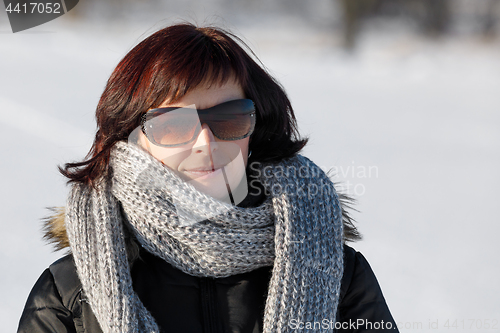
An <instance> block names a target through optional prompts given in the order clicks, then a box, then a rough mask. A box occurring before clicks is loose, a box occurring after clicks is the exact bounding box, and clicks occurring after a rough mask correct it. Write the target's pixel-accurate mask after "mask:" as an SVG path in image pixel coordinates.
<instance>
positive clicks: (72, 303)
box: [18, 245, 398, 333]
mask: <svg viewBox="0 0 500 333" xmlns="http://www.w3.org/2000/svg"><path fill="white" fill-rule="evenodd" d="M344 259H345V260H344V267H345V271H344V276H343V278H342V286H341V294H340V302H339V307H338V314H337V321H338V323H337V327H343V328H340V329H339V330H338V332H371V331H372V332H398V330H397V328H396V324H395V322H394V320H393V318H392V316H391V314H390V311H389V309H388V307H387V304H386V302H385V300H384V297H383V295H382V291H381V290H380V287H379V285H378V282H377V279H376V278H375V275H374V274H373V272H372V270H371V268H370V266H369V264H368V262H367V261H366V259H365V258H364V257H363V255H362V254H361V253H359V252H356V251H355V250H354V249H352V248H351V247H349V246H347V245H346V246H344ZM271 270H272V267H263V268H260V269H257V270H254V271H252V272H249V273H245V274H238V275H234V276H230V277H227V278H217V279H214V278H199V277H194V276H190V275H188V274H185V273H184V272H182V271H180V270H178V269H176V268H174V267H173V266H171V265H170V264H168V263H167V262H165V261H164V260H162V259H160V258H158V257H155V256H154V255H152V254H150V253H148V252H146V251H142V252H141V256H140V259H138V260H136V261H135V262H134V264H133V266H132V270H131V272H132V279H133V286H134V290H135V291H136V292H137V294H138V295H139V297H140V299H141V301H142V302H143V303H144V305H145V306H146V308H147V309H148V310H149V311H150V312H151V314H152V315H153V317H154V318H155V319H156V321H157V323H158V325H159V326H160V327H161V329H162V331H163V332H197V333H209V332H217V333H218V332H232V333H236V332H245V333H256V332H262V325H263V313H264V312H263V311H264V304H265V300H266V296H267V284H268V282H269V278H270V276H271ZM328 320H329V318H325V320H324V321H323V322H321V323H320V324H321V325H332V324H331V323H329V322H328ZM359 320H364V322H363V323H361V322H360V321H359ZM364 323H365V325H357V324H364ZM313 324H314V323H299V322H293V323H290V324H289V326H290V332H293V331H295V329H297V331H306V332H307V331H308V330H307V328H308V326H307V325H313ZM320 324H318V325H320ZM377 325H378V329H377ZM380 325H382V326H380ZM323 327H325V326H323ZM381 327H382V328H386V329H385V330H384V329H380V328H381ZM301 328H302V329H301ZM388 328H392V329H388ZM18 332H60V333H63V332H87V333H89V332H90V333H97V332H99V333H100V332H102V331H101V329H100V327H99V324H98V322H97V320H96V318H95V316H94V314H93V312H92V310H91V308H90V306H89V304H88V303H87V301H86V299H85V295H84V293H83V291H82V288H81V283H80V281H79V279H78V276H77V274H76V271H75V266H74V263H73V259H72V256H71V255H67V256H65V257H63V258H62V259H60V260H58V261H56V262H55V263H54V264H52V265H51V266H50V267H49V268H48V269H47V270H45V271H44V272H43V274H42V275H41V276H40V278H39V279H38V281H37V282H36V284H35V286H34V287H33V290H32V291H31V293H30V295H29V298H28V301H27V302H26V306H25V309H24V312H23V314H22V317H21V321H20V324H19V329H18Z"/></svg>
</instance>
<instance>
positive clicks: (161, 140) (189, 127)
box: [145, 109, 199, 146]
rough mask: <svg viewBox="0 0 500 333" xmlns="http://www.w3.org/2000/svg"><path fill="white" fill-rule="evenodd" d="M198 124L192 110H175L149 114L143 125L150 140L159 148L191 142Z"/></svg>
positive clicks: (194, 111) (196, 116) (195, 114)
mask: <svg viewBox="0 0 500 333" xmlns="http://www.w3.org/2000/svg"><path fill="white" fill-rule="evenodd" d="M198 124H199V118H198V114H197V113H196V110H194V109H176V110H174V111H170V112H166V113H160V112H158V113H156V114H151V115H150V119H149V120H147V121H146V123H145V129H146V133H147V135H148V137H149V139H150V140H152V141H153V142H154V143H156V144H158V145H160V146H170V145H180V144H183V143H187V142H189V141H191V139H192V138H193V137H194V134H195V131H196V129H197V127H198Z"/></svg>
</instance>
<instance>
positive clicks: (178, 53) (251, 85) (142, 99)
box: [59, 24, 307, 185]
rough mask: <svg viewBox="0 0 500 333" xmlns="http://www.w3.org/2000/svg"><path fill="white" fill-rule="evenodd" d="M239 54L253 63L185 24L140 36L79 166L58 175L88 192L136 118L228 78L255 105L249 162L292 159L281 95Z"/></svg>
mask: <svg viewBox="0 0 500 333" xmlns="http://www.w3.org/2000/svg"><path fill="white" fill-rule="evenodd" d="M244 48H246V49H247V50H248V51H249V53H250V54H251V55H252V56H253V57H254V58H255V59H257V57H256V56H255V54H253V52H252V51H251V50H250V49H249V48H248V46H247V45H246V44H245V43H244V42H243V41H242V40H241V39H240V38H238V37H236V36H235V35H233V34H231V33H229V32H227V31H224V30H222V29H219V28H214V27H196V26H194V25H192V24H178V25H173V26H169V27H167V28H164V29H161V30H159V31H157V32H155V33H154V34H152V35H151V36H149V37H147V38H146V39H145V40H143V41H142V42H141V43H139V44H138V45H137V46H136V47H134V48H133V49H132V50H131V51H130V52H129V53H128V54H127V55H126V56H125V57H124V58H123V59H122V60H121V61H120V63H119V64H118V66H116V68H115V70H114V71H113V73H112V74H111V77H110V78H109V80H108V82H107V84H106V87H105V89H104V92H103V94H102V96H101V98H100V100H99V104H98V105H97V110H96V120H97V132H96V135H95V140H94V143H93V145H92V147H91V149H90V151H89V153H88V155H87V156H86V160H84V161H83V162H79V163H67V164H65V166H64V168H61V167H59V170H60V172H61V173H62V174H63V175H64V176H66V177H67V178H68V179H69V182H81V183H85V184H90V185H93V184H94V182H95V181H96V180H98V179H99V178H100V177H102V176H104V175H105V174H106V172H107V168H108V161H109V153H110V150H111V148H112V147H113V145H114V144H115V143H116V142H117V141H120V140H127V138H128V136H129V135H130V133H131V132H132V131H133V130H134V129H136V128H137V127H138V126H139V125H140V118H141V116H142V114H143V113H145V112H146V111H147V110H149V109H151V108H156V107H158V106H159V105H160V104H162V103H163V102H164V101H166V100H169V101H171V102H173V101H176V100H177V99H180V98H182V97H183V96H184V95H185V94H186V93H188V92H189V91H190V89H193V88H196V87H197V86H198V85H200V84H201V83H208V84H224V83H225V82H227V81H228V80H230V79H233V78H234V79H235V80H236V82H237V83H238V84H240V85H241V87H242V88H243V91H244V93H245V96H246V98H249V99H252V100H253V101H254V102H255V106H256V113H257V119H256V127H255V131H254V133H253V134H252V136H251V139H250V144H249V145H250V146H249V149H250V150H251V151H252V155H251V160H249V163H251V162H252V161H262V162H267V161H279V160H281V159H283V158H287V157H291V156H293V155H294V154H296V153H297V152H299V151H300V150H301V149H302V148H303V147H304V146H305V145H306V143H307V138H300V135H299V133H298V130H297V123H296V119H295V115H294V112H293V108H292V106H291V104H290V101H289V99H288V97H287V95H286V93H285V91H284V89H283V88H282V87H281V85H280V84H279V83H278V82H277V81H276V80H275V79H274V78H273V77H272V76H271V75H269V73H268V72H267V71H266V70H265V69H264V68H263V66H262V65H259V64H258V63H257V62H256V61H255V60H254V59H253V58H252V57H251V56H250V55H249V54H248V53H247V52H245V50H244ZM257 61H258V59H257ZM259 63H260V61H259Z"/></svg>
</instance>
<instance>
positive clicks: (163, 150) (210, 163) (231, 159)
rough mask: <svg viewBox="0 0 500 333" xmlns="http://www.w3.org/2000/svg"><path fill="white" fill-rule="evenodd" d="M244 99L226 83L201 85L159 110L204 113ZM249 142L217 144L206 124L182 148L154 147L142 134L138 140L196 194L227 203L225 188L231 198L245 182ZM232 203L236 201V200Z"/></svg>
mask: <svg viewBox="0 0 500 333" xmlns="http://www.w3.org/2000/svg"><path fill="white" fill-rule="evenodd" d="M243 98H245V94H244V93H243V89H242V88H241V86H240V85H239V84H237V83H235V82H234V81H232V80H229V81H228V82H227V83H225V84H223V85H215V84H214V85H208V84H200V85H199V86H198V87H196V88H194V89H192V90H191V91H190V92H189V93H187V94H186V95H185V96H184V97H182V98H181V99H179V100H178V101H176V102H175V103H168V102H164V103H163V104H161V105H160V106H159V107H188V108H196V109H206V108H210V107H213V106H215V105H218V104H221V103H224V102H228V101H231V100H236V99H243ZM249 139H250V138H249V137H246V138H244V139H241V140H235V141H223V140H220V139H218V138H216V137H215V136H214V134H213V133H212V131H211V129H210V128H209V127H208V125H207V124H203V123H202V124H201V130H200V132H199V134H198V135H197V136H196V137H195V138H194V140H193V141H192V142H190V143H188V144H185V145H183V146H178V147H161V146H157V145H155V144H154V143H152V142H150V141H149V140H148V138H147V137H146V136H145V135H144V134H143V133H142V132H141V133H140V136H139V144H140V145H141V146H142V147H143V148H144V149H146V150H147V151H149V153H150V154H151V155H153V156H154V157H155V158H156V159H158V160H159V161H161V162H162V163H163V164H164V165H166V166H167V167H169V168H170V169H172V170H173V171H175V172H176V173H177V174H178V175H179V176H180V177H181V178H182V179H184V180H185V181H187V182H190V183H191V184H192V185H193V186H194V187H195V188H197V189H198V190H199V191H202V192H204V193H206V194H209V195H211V196H212V197H215V198H218V199H221V200H224V201H226V200H225V199H227V198H228V187H227V186H228V185H229V187H230V188H231V191H232V192H233V193H232V196H233V197H234V196H235V194H236V188H237V187H238V186H239V185H241V184H240V183H241V181H242V180H243V179H245V182H246V177H245V168H246V165H247V159H248V143H249ZM244 191H245V193H243V194H244V195H246V186H245V185H244ZM239 192H240V194H239V197H242V193H241V186H240V187H239ZM243 198H244V196H243ZM243 198H241V200H243ZM234 199H235V200H237V198H234ZM241 200H237V201H241Z"/></svg>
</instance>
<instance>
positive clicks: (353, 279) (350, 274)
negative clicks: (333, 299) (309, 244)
mask: <svg viewBox="0 0 500 333" xmlns="http://www.w3.org/2000/svg"><path fill="white" fill-rule="evenodd" d="M338 317H339V318H338V320H339V321H342V322H347V321H349V320H352V321H356V320H358V319H363V320H365V321H371V322H378V323H380V322H385V323H387V322H390V323H391V324H390V325H391V327H393V328H395V326H396V324H395V322H394V319H393V318H392V315H391V313H390V310H389V307H388V305H387V303H386V300H385V298H384V296H383V293H382V289H381V288H380V285H379V283H378V281H377V278H376V276H375V273H374V272H373V270H372V268H371V266H370V264H369V263H368V261H367V260H366V258H365V257H364V256H363V255H362V254H361V253H360V252H358V251H356V250H355V249H353V248H352V247H350V246H348V245H344V275H343V277H342V286H341V291H340V299H339V309H338ZM392 332H396V331H394V330H393V331H392Z"/></svg>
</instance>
